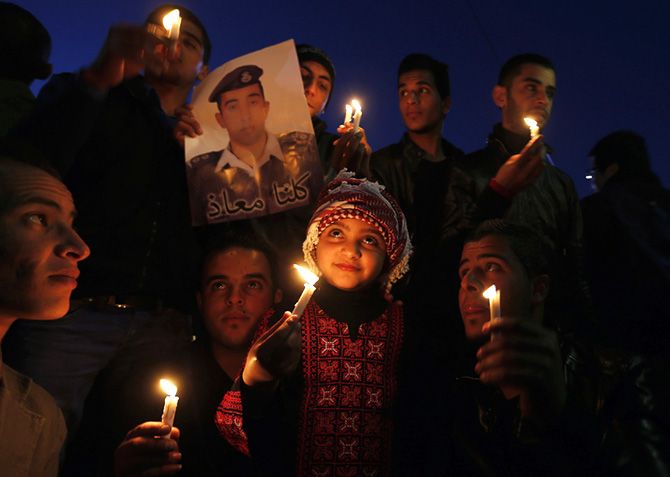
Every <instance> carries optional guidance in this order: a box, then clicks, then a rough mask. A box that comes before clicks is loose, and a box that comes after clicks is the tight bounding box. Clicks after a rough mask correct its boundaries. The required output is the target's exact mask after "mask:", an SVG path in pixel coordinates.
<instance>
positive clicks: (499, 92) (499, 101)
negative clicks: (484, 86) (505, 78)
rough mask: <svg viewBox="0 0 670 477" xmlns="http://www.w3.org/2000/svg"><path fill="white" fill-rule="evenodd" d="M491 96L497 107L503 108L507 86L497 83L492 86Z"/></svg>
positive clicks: (505, 101) (505, 102)
mask: <svg viewBox="0 0 670 477" xmlns="http://www.w3.org/2000/svg"><path fill="white" fill-rule="evenodd" d="M491 98H493V103H494V104H495V105H496V106H498V107H499V108H501V109H502V108H504V107H505V105H506V104H507V88H505V87H504V86H500V85H499V84H497V85H495V86H494V87H493V91H492V92H491Z"/></svg>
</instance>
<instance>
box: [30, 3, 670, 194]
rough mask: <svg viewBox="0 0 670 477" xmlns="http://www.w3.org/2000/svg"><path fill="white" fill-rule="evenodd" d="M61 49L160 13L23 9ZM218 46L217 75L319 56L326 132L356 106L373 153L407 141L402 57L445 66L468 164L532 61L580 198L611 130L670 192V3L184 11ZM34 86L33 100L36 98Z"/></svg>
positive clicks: (562, 163)
mask: <svg viewBox="0 0 670 477" xmlns="http://www.w3.org/2000/svg"><path fill="white" fill-rule="evenodd" d="M18 3H19V4H20V5H21V6H23V7H24V8H27V9H28V10H30V11H31V12H33V13H34V14H35V16H37V17H38V18H39V19H40V20H41V21H42V23H44V25H45V26H46V27H47V29H48V30H49V31H50V33H51V35H52V39H53V44H54V46H53V53H52V62H53V64H54V71H55V72H63V71H74V70H77V69H79V68H80V67H82V66H84V65H87V64H89V63H90V62H91V61H93V59H94V58H95V56H96V55H97V53H98V51H99V49H100V47H101V46H102V44H103V42H104V39H105V36H106V33H107V29H108V28H109V26H110V25H111V24H113V23H118V22H126V23H133V22H135V23H141V22H142V21H143V19H144V18H145V16H146V15H147V14H148V13H149V12H150V11H151V10H152V9H153V8H154V7H155V6H157V5H159V4H160V3H161V2H158V1H154V0H134V1H131V0H117V1H114V2H105V3H102V2H100V3H98V2H91V1H84V0H62V1H58V2H56V1H53V0H48V1H47V0H25V1H19V2H18ZM183 4H184V5H185V6H187V7H189V8H190V9H191V10H193V11H194V12H195V13H196V15H198V16H199V17H200V18H201V19H202V20H203V23H204V24H205V26H206V28H207V29H208V31H209V34H210V36H211V38H212V42H213V55H212V60H211V62H210V63H211V66H213V67H215V66H219V65H220V64H222V63H223V62H225V61H226V60H229V59H232V58H234V57H236V56H239V55H242V54H245V53H248V52H251V51H254V50H257V49H260V48H263V47H265V46H268V45H271V44H275V43H279V42H281V41H284V40H287V39H290V38H293V39H295V40H296V42H298V43H301V42H302V43H312V44H314V45H316V46H319V47H321V48H323V49H324V50H325V51H326V52H327V53H328V54H329V55H330V56H331V58H332V60H333V62H334V64H335V68H336V72H337V73H336V74H337V77H336V81H335V88H334V92H333V97H332V99H331V101H330V105H329V108H328V110H327V111H326V114H325V116H324V119H325V120H326V121H327V122H328V123H329V125H330V128H329V129H330V130H335V127H336V126H337V124H339V122H341V121H342V117H343V115H344V105H345V104H346V103H347V102H348V101H349V100H350V99H351V98H352V97H357V98H359V99H360V100H361V102H362V104H363V120H362V125H363V126H364V127H365V128H366V130H367V133H368V138H369V141H370V144H371V145H372V147H373V149H377V148H381V147H383V146H386V145H388V144H390V143H392V142H397V141H398V140H399V138H400V137H401V135H402V133H403V129H404V128H403V124H402V120H401V118H400V114H399V112H398V106H397V99H396V98H397V96H396V77H395V74H396V68H397V66H398V63H399V61H400V60H401V59H402V57H403V56H405V55H406V54H408V53H412V52H425V53H428V54H431V55H433V56H435V57H436V58H438V59H440V60H443V61H445V62H447V63H448V64H449V66H450V71H451V82H452V98H453V107H452V110H451V111H450V112H449V114H448V116H447V120H446V126H445V130H444V135H445V137H446V138H447V139H448V140H450V141H451V142H453V143H454V144H456V145H457V146H459V147H460V148H461V149H463V150H465V151H466V152H469V151H472V150H475V149H478V148H480V147H482V146H483V144H484V141H485V139H486V136H487V135H488V133H489V131H490V129H491V126H492V125H493V124H494V123H495V122H497V121H499V119H500V113H499V111H498V110H497V109H496V108H495V106H494V105H493V103H492V101H491V89H492V87H493V85H494V83H495V81H496V78H497V74H498V70H499V68H500V66H501V65H502V63H503V62H504V61H505V60H506V59H507V58H508V57H510V56H512V55H514V54H517V53H522V52H528V51H532V52H537V53H540V54H543V55H546V56H548V57H549V58H551V59H552V60H553V62H554V63H555V65H556V69H557V95H556V99H555V103H554V109H553V113H552V117H551V121H550V123H549V125H548V127H547V128H546V130H545V136H546V142H547V143H549V144H551V145H552V147H553V148H554V150H555V153H554V156H553V158H554V160H555V162H556V164H557V166H558V167H560V168H562V169H563V170H565V171H566V172H568V173H569V174H570V175H571V176H572V178H573V180H574V181H575V185H576V187H577V190H578V192H579V194H580V196H584V195H586V194H588V193H590V189H589V185H588V184H587V182H586V181H585V180H584V171H585V170H586V169H587V167H588V165H589V164H588V161H587V155H588V151H589V150H590V148H591V147H592V146H593V144H594V143H595V142H596V141H597V140H598V139H599V138H601V137H602V136H604V135H606V134H607V133H609V132H611V131H614V130H616V129H624V128H625V129H632V130H634V131H636V132H638V133H640V134H642V135H643V136H644V137H645V138H646V139H647V144H648V146H649V150H650V154H651V158H652V165H653V168H654V170H655V171H656V172H657V173H658V175H659V176H660V177H661V180H662V181H663V183H664V184H665V185H666V187H667V186H668V185H670V163H669V162H668V161H667V160H666V157H665V156H666V151H665V150H664V149H663V147H662V146H663V141H664V139H665V136H666V135H668V134H670V131H668V122H669V119H670V112H669V111H670V99H669V98H670V92H669V87H670V63H669V61H668V51H667V50H668V48H669V47H670V28H668V19H670V1H668V0H655V1H654V0H638V1H636V2H622V1H619V2H612V1H601V0H596V1H579V2H574V1H562V2H530V1H503V0H453V1H441V2H438V1H432V2H429V1H422V0H417V1H414V2H400V1H398V0H388V1H377V2H372V1H357V2H323V1H318V2H303V1H299V2H298V1H293V2H291V1H283V2H280V1H274V2H271V1H266V0H262V1H255V2H251V1H244V2H229V1H220V0H194V1H188V2H183ZM39 86H40V85H39V84H36V85H35V88H34V89H39Z"/></svg>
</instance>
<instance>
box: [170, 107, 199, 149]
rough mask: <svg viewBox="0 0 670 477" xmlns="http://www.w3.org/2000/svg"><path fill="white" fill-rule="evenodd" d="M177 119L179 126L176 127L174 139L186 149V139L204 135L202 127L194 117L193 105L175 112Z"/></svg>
mask: <svg viewBox="0 0 670 477" xmlns="http://www.w3.org/2000/svg"><path fill="white" fill-rule="evenodd" d="M174 113H175V116H176V117H177V124H176V125H175V127H174V138H175V139H176V140H177V142H178V143H179V144H181V147H184V138H185V137H186V136H188V137H196V136H200V135H201V134H202V127H201V126H200V123H199V122H198V120H197V119H195V116H194V115H193V105H192V104H185V105H184V106H181V107H179V108H177V109H175V111H174Z"/></svg>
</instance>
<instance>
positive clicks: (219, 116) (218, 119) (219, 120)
mask: <svg viewBox="0 0 670 477" xmlns="http://www.w3.org/2000/svg"><path fill="white" fill-rule="evenodd" d="M214 117H215V118H216V122H217V123H219V126H221V127H222V128H223V129H227V128H226V123H225V121H224V120H223V115H222V114H221V112H220V111H219V112H217V113H216V114H215V115H214Z"/></svg>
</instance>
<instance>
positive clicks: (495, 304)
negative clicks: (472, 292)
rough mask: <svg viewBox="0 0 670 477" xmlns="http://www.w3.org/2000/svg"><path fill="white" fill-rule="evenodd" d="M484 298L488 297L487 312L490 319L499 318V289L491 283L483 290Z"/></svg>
mask: <svg viewBox="0 0 670 477" xmlns="http://www.w3.org/2000/svg"><path fill="white" fill-rule="evenodd" d="M484 298H488V299H489V313H490V316H491V320H493V319H494V318H500V290H497V289H496V286H495V285H491V286H490V287H488V288H487V289H486V290H484Z"/></svg>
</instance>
